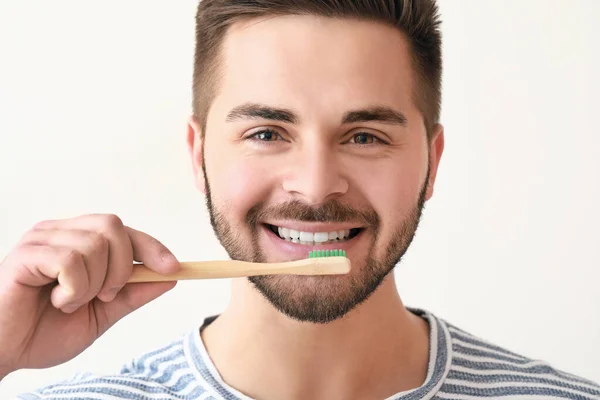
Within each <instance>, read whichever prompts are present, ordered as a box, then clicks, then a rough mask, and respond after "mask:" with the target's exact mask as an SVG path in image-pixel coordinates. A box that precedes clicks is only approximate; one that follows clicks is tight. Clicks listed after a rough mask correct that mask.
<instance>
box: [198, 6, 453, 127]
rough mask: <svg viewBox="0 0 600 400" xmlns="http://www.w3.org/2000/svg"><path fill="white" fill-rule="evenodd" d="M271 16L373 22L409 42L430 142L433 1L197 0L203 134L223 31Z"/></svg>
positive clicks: (436, 53) (437, 63) (434, 113)
mask: <svg viewBox="0 0 600 400" xmlns="http://www.w3.org/2000/svg"><path fill="white" fill-rule="evenodd" d="M272 15H316V16H324V17H332V18H348V19H362V20H371V21H378V22H382V23H385V24H388V25H393V26H395V27H396V28H398V29H399V30H400V31H401V32H403V33H404V34H405V35H406V36H407V38H408V39H409V43H410V47H411V50H412V56H413V59H412V64H413V67H414V72H415V76H416V78H417V82H416V85H415V92H416V93H414V100H415V104H416V105H417V107H418V108H419V110H420V111H421V113H422V115H423V119H424V123H425V127H426V129H427V133H428V136H429V137H430V135H431V131H432V127H433V126H434V125H435V124H436V123H438V122H439V117H440V108H441V86H442V82H441V81H442V50H441V47H442V44H441V41H442V38H441V33H440V30H439V24H440V20H439V14H438V7H437V4H436V1H435V0H201V1H200V3H199V4H198V9H197V13H196V49H195V57H194V76H193V79H194V81H193V85H194V86H193V91H192V93H193V103H192V104H193V105H192V107H193V112H194V115H195V116H196V118H198V120H199V122H200V124H201V126H202V132H204V131H205V129H206V118H207V114H208V110H209V108H210V104H211V102H212V100H213V97H214V95H215V93H216V90H217V83H218V78H219V70H218V66H219V63H218V55H219V54H218V53H219V51H220V47H221V46H220V45H221V43H222V40H223V37H224V36H225V34H226V33H227V29H228V28H229V27H230V26H231V25H232V24H234V23H235V22H237V21H240V20H245V19H251V18H257V17H264V16H272Z"/></svg>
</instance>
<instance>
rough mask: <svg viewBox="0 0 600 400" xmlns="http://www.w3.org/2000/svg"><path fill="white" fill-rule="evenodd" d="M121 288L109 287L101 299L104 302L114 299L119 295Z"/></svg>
mask: <svg viewBox="0 0 600 400" xmlns="http://www.w3.org/2000/svg"><path fill="white" fill-rule="evenodd" d="M119 290H121V288H120V287H114V288H110V289H107V290H106V291H105V292H104V293H103V294H102V299H101V300H102V301H103V302H105V303H108V302H110V301H113V300H114V299H115V297H117V294H118V293H119Z"/></svg>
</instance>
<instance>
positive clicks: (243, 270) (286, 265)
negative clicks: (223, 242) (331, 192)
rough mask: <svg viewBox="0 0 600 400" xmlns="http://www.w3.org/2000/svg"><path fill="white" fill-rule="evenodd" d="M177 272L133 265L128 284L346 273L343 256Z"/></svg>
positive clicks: (191, 265)
mask: <svg viewBox="0 0 600 400" xmlns="http://www.w3.org/2000/svg"><path fill="white" fill-rule="evenodd" d="M180 265H181V269H180V270H179V271H178V272H176V273H174V274H169V275H162V274H159V273H158V272H156V271H154V270H152V269H150V268H148V267H147V266H146V265H144V264H134V266H133V273H132V275H131V277H130V278H129V280H128V281H127V282H128V283H134V282H164V281H179V280H189V279H219V278H238V277H244V276H256V275H283V274H292V275H336V274H346V273H348V272H349V271H350V260H348V259H347V258H346V257H322V258H310V259H305V260H297V261H290V262H283V263H250V262H245V261H238V260H217V261H196V262H180Z"/></svg>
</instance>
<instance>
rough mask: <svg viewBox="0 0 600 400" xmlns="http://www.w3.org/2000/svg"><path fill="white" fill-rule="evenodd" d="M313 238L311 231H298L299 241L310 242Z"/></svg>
mask: <svg viewBox="0 0 600 400" xmlns="http://www.w3.org/2000/svg"><path fill="white" fill-rule="evenodd" d="M313 240H314V234H313V233H312V232H300V241H301V242H312V241H313Z"/></svg>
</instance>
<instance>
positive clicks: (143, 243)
mask: <svg viewBox="0 0 600 400" xmlns="http://www.w3.org/2000/svg"><path fill="white" fill-rule="evenodd" d="M125 230H126V231H127V234H128V235H129V240H131V244H132V246H133V258H134V260H136V261H140V262H143V263H144V264H145V265H146V267H148V268H150V269H152V270H154V271H156V272H158V273H161V274H172V273H175V272H177V271H178V270H179V267H180V265H179V261H177V258H176V257H175V256H174V255H173V253H171V251H169V249H167V247H166V246H165V245H164V244H162V243H161V242H159V241H158V240H157V239H155V238H153V237H152V236H150V235H148V234H146V233H144V232H140V231H138V230H135V229H133V228H130V227H125Z"/></svg>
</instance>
